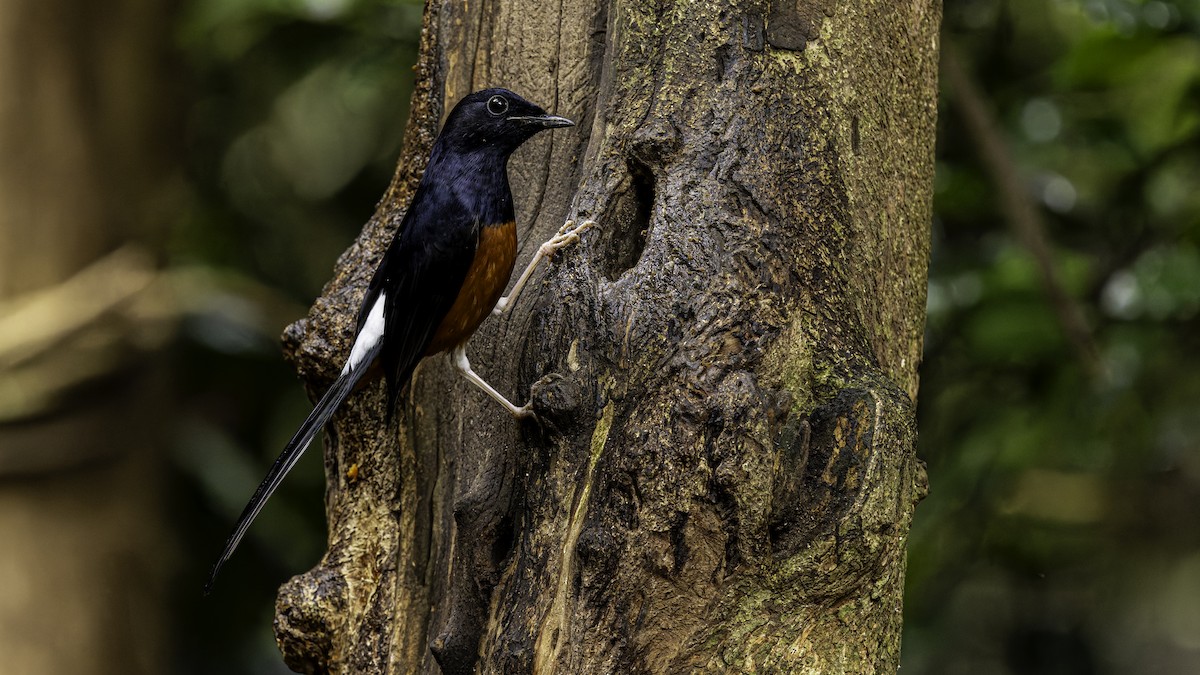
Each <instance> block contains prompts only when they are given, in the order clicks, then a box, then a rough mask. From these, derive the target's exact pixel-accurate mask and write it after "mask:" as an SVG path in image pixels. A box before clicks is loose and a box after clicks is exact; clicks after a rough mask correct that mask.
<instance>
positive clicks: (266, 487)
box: [204, 340, 382, 595]
mask: <svg viewBox="0 0 1200 675" xmlns="http://www.w3.org/2000/svg"><path fill="white" fill-rule="evenodd" d="M380 342H381V343H382V340H380ZM379 347H380V346H379V345H377V346H376V347H375V349H373V350H372V351H371V353H368V354H367V355H366V358H364V359H363V360H362V361H361V363H362V367H360V368H354V369H350V368H347V369H346V370H344V371H342V374H341V375H339V376H338V379H337V380H336V381H334V383H333V385H332V386H330V387H329V390H328V391H326V392H325V395H324V396H322V397H321V400H320V401H317V405H316V406H315V407H314V408H313V411H312V412H311V413H309V415H308V418H307V419H305V420H304V424H301V425H300V428H299V429H297V430H296V435H295V436H292V440H290V441H288V444H287V447H285V448H284V449H283V452H281V453H280V454H279V457H278V458H277V459H276V460H275V464H273V465H272V466H271V470H270V472H268V473H267V477H266V478H264V479H263V482H262V483H260V484H259V486H258V489H257V490H255V491H254V496H253V497H251V498H250V503H248V504H246V509H245V510H244V511H242V515H241V516H240V517H238V521H237V525H236V526H234V528H233V533H232V534H230V535H229V539H228V540H227V541H226V542H225V550H224V551H222V552H221V557H220V558H218V559H217V564H215V565H213V569H212V573H210V574H209V575H208V583H206V584H205V585H204V594H205V595H208V593H209V591H211V590H212V587H213V583H215V582H216V580H217V573H219V572H220V571H221V566H222V565H224V564H225V562H226V561H228V560H229V557H230V556H232V555H233V551H234V549H236V548H237V546H238V544H239V543H241V541H242V537H244V536H246V530H248V529H250V523H252V522H254V518H255V517H257V516H258V512H259V511H262V508H263V506H264V505H265V504H266V503H267V500H268V499H270V498H271V494H272V493H274V492H275V489H276V488H278V487H279V484H280V483H281V482H283V477H284V476H286V475H287V474H288V472H289V471H291V470H292V467H293V466H295V465H296V462H297V461H299V459H300V456H301V455H303V454H304V451H305V450H307V449H308V444H309V443H311V442H312V439H313V438H314V437H315V436H316V435H317V434H318V433H320V431H321V429H322V428H324V426H325V423H326V422H328V421H329V418H330V417H332V416H333V413H334V411H335V410H337V409H338V406H340V405H341V404H342V401H345V400H346V397H347V396H349V395H350V392H351V391H353V390H354V385H355V384H357V383H358V381H359V380H360V379H361V378H362V376H363V373H365V372H366V371H367V367H366V366H367V364H369V363H371V362H372V361H374V360H375V357H376V356H377V355H378V351H379Z"/></svg>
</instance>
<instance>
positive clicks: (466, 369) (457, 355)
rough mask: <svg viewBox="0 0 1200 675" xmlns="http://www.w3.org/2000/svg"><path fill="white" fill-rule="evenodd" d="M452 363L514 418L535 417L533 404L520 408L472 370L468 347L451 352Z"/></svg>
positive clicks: (461, 346)
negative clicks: (468, 358)
mask: <svg viewBox="0 0 1200 675" xmlns="http://www.w3.org/2000/svg"><path fill="white" fill-rule="evenodd" d="M450 361H451V362H452V363H454V367H455V368H456V369H457V370H458V372H460V373H462V376H463V377H465V378H467V381H468V382H470V383H471V384H473V385H475V386H476V387H479V388H480V389H482V390H483V391H484V392H486V393H487V395H488V396H491V397H492V398H494V399H496V402H497V403H499V404H500V405H502V406H504V409H505V410H507V411H508V412H509V413H511V414H512V416H513V417H516V418H517V419H520V418H522V417H530V416H532V415H533V403H532V402H530V403H526V404H525V405H523V406H521V407H520V408H518V407H517V406H515V405H513V404H512V403H511V402H510V401H509V400H508V399H506V398H504V397H503V396H502V395H500V392H498V391H496V390H495V389H493V388H492V385H490V384H488V383H487V382H485V381H484V379H483V378H482V377H480V376H479V375H477V374H476V373H475V371H474V370H471V362H470V361H468V360H467V347H466V345H459V346H457V347H455V348H454V350H453V351H451V352H450Z"/></svg>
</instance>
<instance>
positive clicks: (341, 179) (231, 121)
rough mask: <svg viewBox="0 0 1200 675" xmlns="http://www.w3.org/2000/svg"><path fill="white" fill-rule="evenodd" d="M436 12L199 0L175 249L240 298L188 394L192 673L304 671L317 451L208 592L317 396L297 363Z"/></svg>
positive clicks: (179, 449)
mask: <svg viewBox="0 0 1200 675" xmlns="http://www.w3.org/2000/svg"><path fill="white" fill-rule="evenodd" d="M421 10H422V6H421V4H420V3H419V2H417V1H416V0H187V1H186V2H184V3H183V4H182V6H181V8H180V13H179V14H180V16H179V20H178V22H177V25H176V26H175V39H176V44H177V46H178V48H179V51H180V53H181V55H182V60H183V62H184V63H185V64H186V66H187V71H188V76H189V77H190V78H191V81H190V82H189V83H188V84H189V85H190V89H191V91H192V92H193V94H192V100H191V101H190V105H189V106H188V109H187V113H186V120H185V121H186V133H187V139H186V141H187V159H186V161H187V171H188V178H189V181H188V182H189V188H190V203H189V204H188V207H187V208H186V209H183V210H182V212H181V215H180V220H179V222H177V223H175V225H174V227H173V228H172V234H171V237H170V241H169V245H168V251H167V255H168V259H169V261H170V263H171V264H172V265H173V266H176V267H200V268H203V269H206V270H209V271H210V272H211V273H212V274H213V276H214V277H216V278H217V279H218V280H219V283H218V284H217V287H220V288H225V289H228V291H227V292H224V293H217V294H213V295H212V297H211V300H210V301H209V302H208V303H207V305H206V306H204V307H201V308H199V309H198V310H197V311H193V312H191V313H190V314H189V315H188V316H187V318H186V320H185V322H184V324H183V328H184V331H183V332H184V339H183V340H181V341H180V343H179V344H178V345H177V346H176V348H175V353H174V355H173V356H174V358H173V361H174V363H175V368H174V377H175V380H176V382H177V383H178V385H177V388H178V389H179V390H180V396H181V397H182V399H183V405H182V406H181V409H182V410H183V411H184V413H183V414H182V418H181V419H180V420H178V422H177V423H176V424H175V425H174V427H175V428H176V429H177V432H176V439H175V442H174V452H173V458H174V460H175V461H174V463H173V464H174V466H175V467H176V475H175V482H174V488H175V489H174V490H173V491H172V496H173V505H174V518H175V522H176V523H177V525H178V526H177V530H178V531H181V532H186V533H187V534H186V538H187V539H186V540H185V541H181V542H180V548H181V555H180V556H179V557H180V559H181V564H182V570H181V571H180V574H179V575H178V583H177V588H176V612H175V614H176V616H177V617H178V619H177V621H178V624H179V625H178V626H177V630H176V633H177V634H178V635H179V639H180V643H179V645H178V646H177V649H176V654H177V661H178V662H177V663H176V664H175V668H174V669H173V672H178V673H231V674H237V673H270V672H278V673H286V672H289V671H288V670H287V668H286V667H284V666H283V664H282V662H281V660H280V658H279V653H278V650H277V648H276V647H275V642H274V638H273V635H272V632H271V623H272V616H273V603H274V597H275V591H276V589H277V588H278V586H279V584H281V583H282V582H284V581H285V580H286V579H287V578H288V577H289V576H291V575H293V574H297V573H299V572H302V571H304V570H306V569H308V568H309V567H311V566H312V565H313V564H315V562H316V561H317V559H318V557H319V556H320V553H321V551H322V550H323V549H324V534H325V532H324V511H323V501H322V494H323V489H324V476H323V471H322V468H321V458H320V452H319V451H318V452H311V453H309V456H307V457H305V458H304V459H303V460H302V461H301V463H300V465H299V466H298V467H297V470H296V471H294V472H293V473H292V475H291V476H289V479H288V480H287V481H286V482H285V484H284V485H283V487H282V488H281V489H280V491H279V493H278V494H277V495H276V496H275V497H274V498H273V499H272V501H271V503H270V504H268V506H267V508H266V509H265V510H264V511H263V514H262V516H261V517H260V519H259V521H258V522H257V523H256V525H255V527H254V528H253V529H252V530H251V532H250V533H249V535H248V537H247V539H246V541H244V542H243V543H242V546H241V548H240V549H239V550H238V553H237V555H236V556H235V557H234V559H233V561H232V562H231V563H230V564H229V565H228V566H227V567H226V568H225V570H224V571H223V572H222V577H221V579H220V580H219V581H218V584H217V586H216V588H215V590H214V591H213V594H212V595H211V596H209V597H207V598H204V597H201V595H200V589H201V588H202V586H203V583H204V579H205V577H206V575H207V574H208V569H209V566H210V565H211V564H212V563H213V562H214V561H215V559H216V555H217V554H218V553H219V552H220V546H221V543H222V542H223V541H224V539H225V537H226V535H227V534H228V533H229V528H230V527H231V525H232V523H233V522H234V520H235V519H236V517H237V515H238V514H239V513H240V512H241V510H242V507H243V506H244V505H245V502H246V500H247V499H248V497H249V495H250V494H251V493H252V492H253V491H254V488H255V487H256V486H257V484H258V482H259V480H261V478H262V476H263V475H264V473H265V471H266V467H268V466H269V465H270V463H271V462H272V461H273V460H274V458H275V455H276V454H277V453H278V452H279V450H280V449H281V448H282V447H283V446H284V444H285V443H286V442H287V440H288V438H290V436H291V434H292V432H293V431H294V430H295V427H296V425H297V423H298V421H299V420H301V419H303V418H304V416H305V415H306V414H307V413H308V410H309V408H310V404H309V401H308V398H307V396H305V392H304V390H303V388H302V387H301V386H300V384H299V382H298V381H297V379H296V377H295V375H294V373H293V372H292V371H291V369H290V368H289V367H288V366H287V364H285V363H284V362H283V360H282V359H281V357H280V349H279V335H280V333H281V331H282V329H283V328H284V326H285V325H286V324H287V323H288V322H290V321H294V320H296V319H300V318H302V317H303V316H304V314H305V313H306V311H307V310H306V308H307V307H308V305H309V304H311V302H312V300H313V298H315V297H316V296H317V295H318V294H319V292H320V289H321V286H322V284H323V283H324V282H325V280H326V279H328V277H329V275H330V273H331V271H332V269H333V263H334V260H335V259H336V258H337V256H338V255H340V254H341V252H342V251H343V250H345V249H346V247H347V246H349V244H350V243H351V242H352V241H353V239H354V237H355V236H357V234H358V231H359V229H360V228H361V227H362V225H363V223H365V222H366V220H367V219H368V218H369V217H370V215H371V212H372V210H373V208H374V205H375V204H376V202H377V201H378V200H379V198H380V196H381V195H382V194H383V191H384V189H385V188H386V186H387V183H388V181H389V180H390V178H391V174H392V170H393V167H394V164H395V159H396V156H397V154H398V153H399V146H400V140H401V135H402V133H403V129H404V122H405V119H406V117H407V114H408V99H409V96H410V94H411V90H412V80H413V76H412V71H411V66H412V64H413V63H414V62H415V60H416V45H417V39H418V36H419V31H420V23H421Z"/></svg>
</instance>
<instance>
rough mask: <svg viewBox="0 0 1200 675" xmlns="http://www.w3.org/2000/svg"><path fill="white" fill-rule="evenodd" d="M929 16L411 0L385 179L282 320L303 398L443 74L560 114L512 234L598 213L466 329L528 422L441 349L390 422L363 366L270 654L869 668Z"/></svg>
mask: <svg viewBox="0 0 1200 675" xmlns="http://www.w3.org/2000/svg"><path fill="white" fill-rule="evenodd" d="M940 10H941V5H940V3H939V2H937V1H936V0H917V1H914V2H900V3H896V2H891V1H887V0H878V1H874V2H872V1H866V0H864V1H861V2H854V3H833V2H828V1H825V2H822V1H812V0H808V1H805V0H801V1H800V2H798V3H795V4H788V5H786V6H779V5H778V4H776V5H768V4H766V3H762V2H727V3H694V2H667V1H660V2H653V1H637V0H622V1H621V2H616V3H613V4H608V3H596V2H595V1H594V0H592V1H588V0H563V2H562V3H560V4H558V5H557V6H554V5H545V4H543V3H535V2H528V1H525V0H490V1H489V2H484V3H479V4H476V3H461V2H448V1H439V0H433V1H431V2H430V4H429V5H428V6H427V10H426V19H425V27H424V34H423V44H422V51H421V57H420V59H421V60H420V63H419V66H418V89H417V92H416V94H415V97H414V106H413V117H412V118H411V120H410V126H409V130H408V136H407V142H406V147H405V150H404V156H403V158H402V159H401V162H400V167H399V169H398V171H397V175H396V180H395V181H394V183H393V186H392V189H391V190H389V192H388V194H387V195H386V196H385V198H384V200H383V201H382V202H381V204H380V207H379V210H378V212H377V213H376V215H375V217H374V218H373V219H372V220H371V222H370V223H369V224H368V225H367V227H366V228H365V229H364V232H363V235H362V236H361V237H360V239H359V241H358V242H357V243H356V244H355V246H354V247H352V248H351V249H350V250H349V251H347V253H346V254H345V255H344V256H343V257H342V259H341V260H340V261H339V265H338V268H337V271H336V274H335V277H334V279H333V280H332V281H331V283H330V284H329V286H328V287H327V289H326V292H325V294H324V295H323V296H322V298H321V299H320V300H318V302H317V304H316V305H315V307H314V309H313V311H312V313H311V314H310V317H309V319H308V320H307V321H304V322H300V323H298V324H296V325H295V326H293V327H292V328H291V329H289V331H288V333H287V336H286V337H287V342H288V348H289V349H290V351H291V352H292V354H293V356H294V358H295V361H296V364H297V366H298V368H299V370H300V371H301V373H302V374H303V375H304V376H305V377H306V379H307V380H308V381H309V382H311V383H312V384H313V389H314V390H317V389H320V387H321V385H322V383H324V382H328V381H329V380H330V379H331V377H332V376H333V375H334V374H335V373H336V369H337V366H338V364H339V363H340V360H339V359H340V355H342V354H344V353H345V351H346V349H347V347H348V342H349V339H350V331H351V329H352V326H353V317H354V311H355V309H356V304H357V300H358V298H359V297H360V294H361V291H362V288H363V285H364V284H365V282H366V280H367V278H368V276H369V274H370V270H371V269H372V267H373V266H374V263H375V262H376V261H377V260H378V256H379V255H380V253H381V251H382V249H383V248H384V247H385V246H386V243H387V239H388V236H389V235H390V232H391V228H392V227H394V226H395V225H396V223H397V222H398V221H399V218H400V214H401V210H402V209H403V208H404V205H405V200H406V198H407V196H408V194H409V193H410V190H411V186H412V184H413V181H414V179H415V177H416V176H417V175H418V171H419V168H420V165H421V163H422V161H423V158H424V154H425V152H426V151H427V149H428V146H429V143H430V140H431V138H432V136H433V134H434V132H435V129H436V127H437V122H438V120H439V118H440V116H441V114H443V113H444V111H446V110H448V106H449V105H451V104H452V103H453V102H454V101H455V100H457V98H459V97H460V96H462V95H463V94H466V93H468V92H469V91H471V90H474V89H477V88H481V87H483V86H485V85H499V86H507V87H510V88H512V89H514V90H516V91H518V92H520V93H522V94H524V95H526V96H528V97H529V98H531V99H532V100H534V101H538V102H540V103H543V104H545V105H546V106H547V107H548V108H549V109H551V110H553V111H555V112H557V113H559V114H563V115H567V116H569V117H572V118H573V119H576V120H577V121H579V122H580V125H579V127H578V129H579V131H578V133H577V134H575V135H571V134H570V133H555V134H552V135H545V136H544V137H542V138H539V139H535V141H533V142H532V143H530V147H528V148H526V149H524V150H523V151H521V152H520V153H519V154H518V156H517V157H515V158H514V161H513V163H512V166H511V169H510V173H511V176H512V182H513V189H514V193H515V194H516V196H517V202H518V223H519V224H520V226H522V228H523V229H522V232H521V235H522V236H521V240H522V245H523V250H524V251H525V257H528V255H529V254H530V253H531V252H532V251H533V250H534V248H535V247H536V246H537V245H538V244H539V243H540V242H541V241H542V240H544V239H545V238H546V237H547V236H548V235H549V234H550V233H552V232H553V231H554V230H555V229H557V228H558V227H559V225H561V223H562V222H563V221H564V220H565V219H567V218H573V219H577V220H578V219H583V218H591V219H594V220H596V221H597V222H598V223H599V227H598V228H596V229H595V230H594V231H593V232H591V233H589V234H587V235H585V236H584V237H583V241H582V242H581V243H580V244H579V245H578V246H577V247H576V248H574V249H572V250H569V251H567V252H566V253H565V254H564V255H562V256H561V259H560V260H559V261H558V262H557V263H556V264H555V265H553V266H552V267H551V269H550V270H549V272H547V273H546V275H545V278H544V279H545V280H544V283H543V284H542V285H541V288H540V289H534V290H531V291H527V293H529V295H528V296H526V297H524V298H523V299H522V302H521V305H520V306H519V307H518V308H517V310H516V311H515V312H514V313H513V314H512V315H511V316H510V317H509V318H508V319H506V320H501V321H490V322H489V323H488V324H486V325H485V326H484V328H483V329H482V330H481V331H480V334H478V335H477V336H476V337H475V338H474V339H473V341H472V343H471V348H470V350H469V351H470V353H471V355H472V362H473V363H475V364H477V367H478V368H479V370H480V371H481V373H483V374H484V375H485V377H487V378H488V379H489V380H490V381H492V382H493V383H495V384H498V385H499V388H500V390H501V391H503V392H505V393H507V394H510V395H512V396H513V397H515V398H520V397H521V396H522V395H523V394H524V392H526V391H529V390H530V389H531V388H532V391H533V395H534V399H535V405H536V407H537V409H538V411H539V416H540V422H536V423H526V424H522V425H518V424H516V423H514V422H513V421H512V420H511V419H510V418H509V417H508V416H507V415H505V414H504V413H503V412H502V411H501V410H499V409H498V408H497V407H496V406H495V404H494V403H492V402H491V401H490V400H487V399H486V398H485V397H483V396H482V395H480V394H479V393H478V392H476V391H475V390H473V389H472V388H470V387H469V385H467V384H465V383H463V382H460V381H459V380H457V379H455V377H454V376H453V375H452V374H451V373H450V371H449V368H448V366H447V365H446V364H445V363H444V362H443V361H442V360H440V359H439V360H431V361H427V362H426V364H425V365H424V366H422V368H421V369H420V370H419V371H418V373H417V374H416V376H415V377H414V381H413V386H412V391H411V393H410V395H409V396H408V397H407V398H406V399H405V402H404V405H403V410H402V411H401V412H402V414H401V415H400V423H399V424H398V425H393V426H391V427H389V426H388V425H387V424H386V423H385V421H384V420H385V418H386V417H385V414H384V411H383V409H382V405H383V393H382V386H381V385H377V386H375V387H374V388H371V389H369V390H367V391H364V392H363V393H362V394H360V395H359V396H357V397H356V398H355V399H353V400H352V401H351V405H350V406H349V407H348V409H347V410H346V411H345V412H344V413H343V414H341V415H340V416H339V417H338V419H337V421H336V424H335V427H336V429H335V431H334V433H333V435H332V437H331V438H330V440H329V442H328V444H327V448H326V468H327V476H328V479H329V487H328V492H327V502H328V512H329V522H330V533H331V534H330V545H329V550H328V552H327V554H326V555H325V557H324V559H323V560H322V562H321V564H319V565H318V566H317V567H316V568H315V569H313V570H312V571H310V572H308V573H306V574H303V575H300V576H298V577H296V578H294V579H293V580H291V581H290V582H289V583H288V584H286V585H285V586H284V587H283V589H281V592H280V597H279V600H278V605H277V610H278V613H277V619H276V630H277V637H278V639H279V642H280V646H281V649H282V650H283V653H284V656H285V659H286V660H287V662H288V664H289V665H290V666H292V667H293V668H294V669H297V670H300V671H305V672H326V671H328V672H367V673H383V672H400V673H416V672H421V673H436V672H438V671H439V667H440V670H441V672H444V673H463V672H472V671H474V670H477V671H479V672H484V673H522V672H537V673H551V672H559V673H626V672H660V673H675V672H692V671H694V670H700V671H707V672H799V673H869V672H893V671H894V670H895V669H896V667H897V663H898V651H899V639H900V622H901V601H902V589H903V578H904V545H905V538H906V536H907V532H908V529H909V523H910V520H911V516H912V512H913V506H914V504H915V503H916V501H917V500H918V499H919V497H920V495H921V494H922V491H923V489H924V474H923V471H922V470H921V468H920V465H919V464H918V462H917V461H916V459H915V456H914V453H913V446H914V441H915V430H914V425H913V414H914V403H913V402H914V400H915V397H916V392H917V366H918V362H919V358H920V353H921V337H922V330H923V317H924V306H925V277H926V261H927V256H928V245H929V237H928V226H929V220H930V198H931V185H932V173H933V155H932V151H933V137H934V136H933V132H934V118H935V102H936V101H935V91H936V60H937V46H938V45H937V28H938V23H939V19H940ZM518 265H520V261H519V262H518ZM351 469H353V470H351Z"/></svg>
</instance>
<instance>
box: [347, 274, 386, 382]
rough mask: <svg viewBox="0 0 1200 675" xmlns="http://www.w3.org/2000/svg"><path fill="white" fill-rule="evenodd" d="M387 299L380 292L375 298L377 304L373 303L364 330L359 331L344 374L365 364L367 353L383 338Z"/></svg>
mask: <svg viewBox="0 0 1200 675" xmlns="http://www.w3.org/2000/svg"><path fill="white" fill-rule="evenodd" d="M385 299H386V297H385V295H384V294H383V293H380V294H379V297H378V298H375V304H374V305H371V311H370V312H368V313H367V320H366V322H365V323H363V327H362V330H361V331H359V332H358V337H356V338H354V346H353V347H351V348H350V360H348V361H346V366H345V367H344V368H342V373H343V374H345V373H348V372H350V371H351V370H354V369H356V368H358V367H359V366H361V365H363V362H362V361H363V359H365V358H367V353H368V352H370V351H371V350H372V349H374V348H375V345H377V344H379V341H380V340H382V339H383V303H384V300H385Z"/></svg>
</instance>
